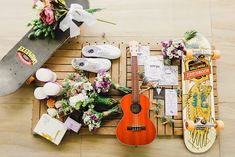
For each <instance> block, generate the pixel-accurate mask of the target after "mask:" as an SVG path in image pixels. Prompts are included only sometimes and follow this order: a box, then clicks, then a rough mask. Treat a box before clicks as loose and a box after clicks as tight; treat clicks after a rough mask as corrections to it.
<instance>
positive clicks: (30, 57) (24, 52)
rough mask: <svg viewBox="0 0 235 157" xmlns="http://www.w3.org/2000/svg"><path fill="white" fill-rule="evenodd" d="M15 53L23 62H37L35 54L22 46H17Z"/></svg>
mask: <svg viewBox="0 0 235 157" xmlns="http://www.w3.org/2000/svg"><path fill="white" fill-rule="evenodd" d="M17 55H18V57H19V59H20V60H21V61H22V62H23V63H24V64H27V65H33V64H36V63H37V62H38V61H37V58H36V56H35V54H34V53H33V52H32V51H30V50H29V49H27V48H25V47H23V46H20V47H19V48H18V51H17Z"/></svg>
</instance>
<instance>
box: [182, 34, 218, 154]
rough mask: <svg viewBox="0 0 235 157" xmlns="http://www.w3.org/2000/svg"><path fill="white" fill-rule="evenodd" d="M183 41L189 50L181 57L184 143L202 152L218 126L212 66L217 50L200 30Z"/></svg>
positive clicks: (189, 148) (214, 136) (210, 141)
mask: <svg viewBox="0 0 235 157" xmlns="http://www.w3.org/2000/svg"><path fill="white" fill-rule="evenodd" d="M185 45H186V48H187V49H188V50H187V54H186V57H184V58H183V59H182V94H183V95H182V96H183V97H182V105H183V108H182V115H183V131H184V143H185V145H186V147H187V149H188V150H189V151H191V152H193V153H203V152H206V151H207V150H209V149H210V148H211V147H212V145H213V143H214V141H215V139H216V130H218V128H219V127H218V128H217V125H216V123H217V121H216V120H215V106H214V91H213V90H214V88H213V66H212V59H216V58H214V57H215V56H217V51H213V50H211V45H210V43H209V42H208V40H207V39H206V38H205V37H204V36H202V35H201V34H198V35H197V36H195V37H194V38H193V39H191V40H190V41H188V42H186V44H185ZM188 52H190V53H188ZM188 54H189V55H188ZM217 57H219V56H217ZM189 123H191V129H189ZM221 123H222V122H221ZM192 126H193V127H192Z"/></svg>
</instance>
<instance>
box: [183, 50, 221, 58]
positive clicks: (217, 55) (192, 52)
mask: <svg viewBox="0 0 235 157" xmlns="http://www.w3.org/2000/svg"><path fill="white" fill-rule="evenodd" d="M193 56H195V57H196V58H200V57H201V56H203V57H204V56H212V59H213V60H216V59H219V58H220V52H219V51H217V50H208V49H187V51H186V57H187V58H192V57H193Z"/></svg>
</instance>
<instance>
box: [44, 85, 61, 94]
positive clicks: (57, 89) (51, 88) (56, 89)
mask: <svg viewBox="0 0 235 157" xmlns="http://www.w3.org/2000/svg"><path fill="white" fill-rule="evenodd" d="M43 92H44V93H45V94H47V95H48V96H58V95H60V94H61V92H62V86H61V85H59V84H58V83H54V82H48V83H46V84H45V85H44V86H43Z"/></svg>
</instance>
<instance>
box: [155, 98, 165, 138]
mask: <svg viewBox="0 0 235 157" xmlns="http://www.w3.org/2000/svg"><path fill="white" fill-rule="evenodd" d="M157 103H160V104H161V108H160V112H159V113H158V114H159V115H160V116H161V115H164V114H165V113H164V107H165V102H164V100H160V99H158V100H157ZM157 135H158V136H162V135H165V125H162V121H161V119H160V118H158V119H157Z"/></svg>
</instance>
